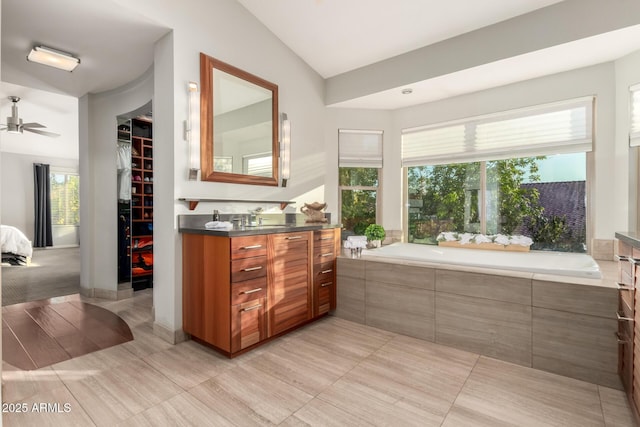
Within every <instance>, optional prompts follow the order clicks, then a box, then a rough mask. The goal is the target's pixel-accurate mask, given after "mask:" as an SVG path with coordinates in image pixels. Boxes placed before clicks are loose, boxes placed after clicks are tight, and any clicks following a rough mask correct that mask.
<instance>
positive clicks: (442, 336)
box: [336, 257, 622, 389]
mask: <svg viewBox="0 0 640 427" xmlns="http://www.w3.org/2000/svg"><path fill="white" fill-rule="evenodd" d="M599 264H600V268H601V270H602V273H603V277H604V278H603V279H584V278H573V277H566V276H551V275H544V274H534V273H521V272H516V271H504V270H491V269H480V268H474V267H462V266H450V265H449V266H445V265H443V266H436V267H426V266H423V265H418V264H415V263H411V262H404V263H398V262H397V261H396V262H383V261H380V260H376V261H371V260H365V259H352V258H347V257H340V258H338V263H337V266H338V267H337V275H338V276H337V282H338V286H337V292H338V305H337V310H336V315H337V316H338V317H341V318H344V319H347V320H351V321H355V322H359V323H362V324H366V325H370V326H375V327H377V328H381V329H384V330H387V331H391V332H396V333H400V334H404V335H408V336H411V337H415V338H420V339H423V340H427V341H432V342H436V343H439V344H444V345H447V346H451V347H456V348H460V349H463V350H468V351H472V352H475V353H479V354H482V355H486V356H490V357H494V358H497V359H501V360H505V361H508V362H512V363H516V364H519V365H522V366H528V367H533V368H537V369H541V370H545V371H549V372H553V373H557V374H561V375H565V376H568V377H572V378H576V379H580V380H584V381H588V382H591V383H594V384H600V385H605V386H608V387H613V388H618V389H620V388H621V387H622V385H621V383H620V380H619V377H618V373H617V368H618V365H617V358H618V347H617V341H616V337H615V331H616V329H617V319H616V317H615V312H616V309H617V297H618V295H617V289H616V288H615V274H616V267H615V263H613V262H607V261H601V262H600V263H599Z"/></svg>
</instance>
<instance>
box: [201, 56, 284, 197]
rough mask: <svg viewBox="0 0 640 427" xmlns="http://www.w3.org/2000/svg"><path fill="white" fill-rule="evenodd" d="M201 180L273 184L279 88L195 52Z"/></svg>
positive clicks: (276, 161) (276, 152) (275, 169)
mask: <svg viewBox="0 0 640 427" xmlns="http://www.w3.org/2000/svg"><path fill="white" fill-rule="evenodd" d="M200 85H201V93H200V167H201V170H202V172H201V179H202V180H203V181H217V182H231V183H236V184H254V185H272V186H277V185H278V161H279V153H280V151H279V144H278V127H279V122H278V86H277V85H275V84H273V83H270V82H268V81H266V80H264V79H262V78H260V77H258V76H255V75H253V74H250V73H248V72H246V71H244V70H241V69H239V68H236V67H234V66H232V65H229V64H227V63H224V62H222V61H219V60H217V59H215V58H212V57H211V56H208V55H206V54H204V53H200Z"/></svg>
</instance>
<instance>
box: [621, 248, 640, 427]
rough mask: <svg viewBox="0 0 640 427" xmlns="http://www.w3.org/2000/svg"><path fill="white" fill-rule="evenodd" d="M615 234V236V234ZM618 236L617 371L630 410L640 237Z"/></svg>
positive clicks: (637, 342)
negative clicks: (628, 239)
mask: <svg viewBox="0 0 640 427" xmlns="http://www.w3.org/2000/svg"><path fill="white" fill-rule="evenodd" d="M617 237H618V236H617ZM632 243H633V240H631V241H627V240H626V239H625V241H623V240H618V282H617V287H618V312H617V313H616V315H617V318H618V331H617V338H618V373H619V375H620V379H621V380H622V384H623V386H624V389H625V391H626V392H627V395H628V397H629V401H630V403H631V406H632V408H633V412H634V414H635V416H636V420H638V419H639V418H640V417H639V416H638V408H640V296H639V295H638V293H637V292H636V288H637V286H636V285H637V284H638V283H639V282H638V278H639V277H640V241H639V242H637V244H632Z"/></svg>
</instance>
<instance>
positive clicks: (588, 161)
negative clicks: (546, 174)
mask: <svg viewBox="0 0 640 427" xmlns="http://www.w3.org/2000/svg"><path fill="white" fill-rule="evenodd" d="M594 148H595V141H594ZM567 154H568V153H567ZM638 156H639V157H638V158H639V159H640V153H639V155H638ZM514 158H518V157H514ZM499 160H501V159H499ZM487 161H492V160H486V161H485V160H483V161H480V163H481V166H480V169H481V174H480V180H481V188H483V189H484V190H486V162H487ZM639 161H640V160H639ZM594 163H595V157H594V150H592V151H587V152H585V195H586V200H585V233H586V239H585V240H586V242H585V244H586V246H587V251H586V253H587V254H592V242H591V240H592V238H593V221H592V218H593V206H594V205H595V203H594V200H595V196H594V194H593V182H594V172H593V171H594V170H595V164H594ZM410 167H414V166H413V165H412V166H404V167H403V168H402V185H403V187H404V191H403V192H402V193H403V194H402V205H403V209H402V228H403V230H402V240H403V242H409V168H410ZM481 197H482V202H481V207H482V208H481V209H482V212H481V215H482V216H481V220H480V221H481V226H480V227H481V233H485V232H486V212H484V209H486V206H485V201H484V197H485V194H484V191H483V192H482V195H481ZM341 206H342V205H341ZM638 206H640V202H639V203H638ZM639 209H640V208H639Z"/></svg>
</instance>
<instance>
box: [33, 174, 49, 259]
mask: <svg viewBox="0 0 640 427" xmlns="http://www.w3.org/2000/svg"><path fill="white" fill-rule="evenodd" d="M33 183H34V189H33V190H34V191H33V193H34V195H35V199H34V210H35V235H34V237H33V246H34V247H36V248H44V247H46V246H53V235H52V233H51V195H50V194H49V189H50V186H49V165H44V164H41V163H34V164H33Z"/></svg>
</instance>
